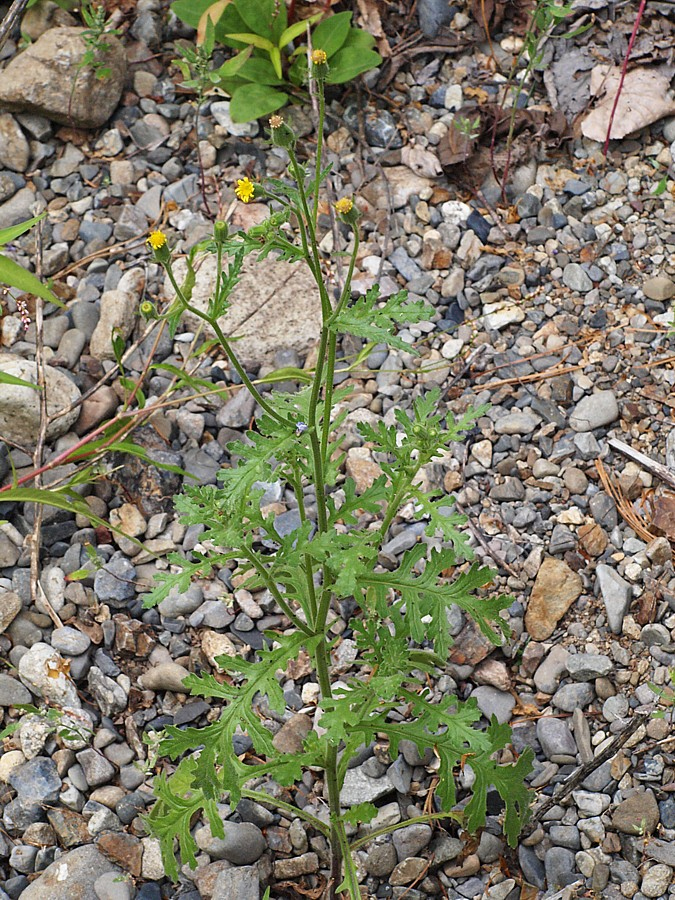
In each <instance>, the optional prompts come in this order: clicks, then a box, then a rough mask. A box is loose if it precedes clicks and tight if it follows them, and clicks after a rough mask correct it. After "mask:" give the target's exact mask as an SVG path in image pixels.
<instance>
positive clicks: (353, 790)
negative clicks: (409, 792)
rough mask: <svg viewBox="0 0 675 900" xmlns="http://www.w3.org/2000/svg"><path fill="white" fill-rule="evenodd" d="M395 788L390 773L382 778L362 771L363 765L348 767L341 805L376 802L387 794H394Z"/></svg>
mask: <svg viewBox="0 0 675 900" xmlns="http://www.w3.org/2000/svg"><path fill="white" fill-rule="evenodd" d="M394 790H395V788H394V785H393V784H392V783H391V779H390V778H389V776H388V775H383V776H382V777H381V778H371V777H370V776H369V775H366V773H365V772H363V771H362V767H361V766H358V767H357V768H356V769H348V770H347V774H346V775H345V782H344V785H343V787H342V791H341V793H340V805H341V806H356V804H357V803H374V802H375V800H379V799H380V798H381V797H386V796H387V794H392V793H393V792H394Z"/></svg>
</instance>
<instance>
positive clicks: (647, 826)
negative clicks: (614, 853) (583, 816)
mask: <svg viewBox="0 0 675 900" xmlns="http://www.w3.org/2000/svg"><path fill="white" fill-rule="evenodd" d="M659 819H660V815H659V807H658V804H657V802H656V798H655V797H654V794H653V793H652V792H651V791H650V790H646V791H641V792H640V793H639V794H633V796H632V797H628V798H627V799H626V800H622V801H621V803H619V805H618V806H617V808H616V809H615V810H614V812H613V813H612V825H613V826H614V827H615V828H616V830H617V831H620V832H622V834H632V835H633V836H635V837H641V836H642V835H645V834H653V833H654V831H655V830H656V826H657V825H658V824H659Z"/></svg>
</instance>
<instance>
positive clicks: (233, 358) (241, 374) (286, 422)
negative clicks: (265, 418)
mask: <svg viewBox="0 0 675 900" xmlns="http://www.w3.org/2000/svg"><path fill="white" fill-rule="evenodd" d="M165 269H166V273H167V275H168V276H169V281H170V282H171V286H172V287H173V289H174V291H175V292H176V296H177V297H178V299H179V300H180V301H181V303H182V304H183V306H184V307H185V309H186V310H187V311H188V312H191V313H192V314H193V315H194V316H197V318H199V319H201V320H202V321H203V322H208V324H209V325H210V326H211V327H212V328H213V330H214V331H215V333H216V337H217V338H218V340H219V341H220V344H221V346H222V348H223V350H224V351H225V353H226V354H227V358H228V360H229V361H230V363H231V364H232V366H233V368H234V369H235V371H236V372H237V374H238V375H239V377H240V378H241V380H242V382H243V383H244V384H245V385H246V388H247V389H248V391H249V393H250V394H251V396H252V397H253V398H254V399H255V401H256V403H257V404H258V405H259V406H261V407H262V408H263V409H264V410H265V412H266V413H267V414H268V415H269V416H272V418H273V419H276V420H277V422H280V423H281V424H282V425H285V426H286V427H288V426H291V427H292V426H293V422H291V421H290V420H288V419H284V417H283V416H280V415H279V413H278V412H277V411H276V410H275V409H274V407H272V406H270V404H269V403H268V402H267V401H266V400H265V399H264V398H263V396H262V394H261V393H260V392H259V391H258V389H257V388H256V386H255V385H254V384H253V382H252V381H251V379H250V378H249V377H248V375H247V374H246V371H245V370H244V368H243V366H242V365H241V363H240V362H239V360H238V359H237V357H236V356H235V354H234V353H233V352H232V349H231V347H230V342H229V341H228V339H227V338H226V337H225V335H224V334H223V330H222V328H221V327H220V325H219V324H218V322H217V320H216V319H211V318H209V316H207V315H206V313H203V312H202V311H201V309H197V307H196V306H192V304H191V303H188V301H187V300H186V299H185V295H184V294H183V292H182V290H181V289H180V286H179V284H178V282H177V281H176V278H175V276H174V274H173V269H172V268H171V263H170V262H169V263H167V264H166V265H165Z"/></svg>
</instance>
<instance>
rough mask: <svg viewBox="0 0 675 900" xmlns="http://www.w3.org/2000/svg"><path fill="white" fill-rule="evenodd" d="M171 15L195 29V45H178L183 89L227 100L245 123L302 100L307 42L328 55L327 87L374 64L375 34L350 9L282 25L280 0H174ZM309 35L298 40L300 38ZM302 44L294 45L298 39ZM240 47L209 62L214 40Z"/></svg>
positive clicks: (283, 13)
mask: <svg viewBox="0 0 675 900" xmlns="http://www.w3.org/2000/svg"><path fill="white" fill-rule="evenodd" d="M171 9H172V11H173V12H174V13H175V15H176V16H177V17H178V18H179V19H181V21H183V22H185V23H186V24H187V25H190V26H191V27H193V28H195V29H197V46H196V48H191V47H189V46H187V47H183V48H182V49H180V48H179V53H180V54H181V56H182V57H183V59H182V60H180V61H179V62H178V65H179V67H180V68H181V71H182V72H183V75H184V76H185V78H186V81H185V82H184V83H185V84H186V86H188V87H193V88H194V89H196V90H198V91H199V93H200V96H203V94H204V93H206V91H207V90H210V91H211V92H213V91H219V92H224V93H226V94H228V95H229V96H230V97H231V104H230V115H231V117H232V120H233V121H234V122H250V121H252V120H253V119H258V118H260V117H261V116H266V115H269V114H270V113H272V112H275V111H276V110H278V109H281V107H283V106H285V105H286V104H287V103H288V102H289V101H290V100H291V99H292V98H295V99H302V96H303V92H302V88H303V87H304V86H305V85H306V83H307V77H308V63H307V58H308V47H310V48H311V47H320V48H322V49H323V50H324V52H325V53H326V56H327V59H328V63H329V69H328V71H327V74H326V82H327V83H328V84H343V83H345V82H347V81H351V80H352V79H354V78H356V76H357V75H360V74H362V73H363V72H367V71H368V70H369V69H372V68H374V67H375V66H379V65H380V63H381V62H382V58H381V57H380V55H379V53H377V52H376V51H375V50H373V46H374V44H375V39H374V38H373V37H372V35H370V34H369V33H368V32H367V31H363V30H362V29H360V28H354V27H353V26H352V24H351V20H352V14H351V12H341V13H338V14H337V15H331V16H328V17H327V18H324V19H323V21H319V19H321V13H317V14H316V15H314V16H312V17H311V18H308V19H304V20H301V21H299V22H294V23H292V24H290V25H289V24H288V15H287V11H286V5H285V3H283V2H280V0H231V2H223V0H215V2H214V0H176V2H175V3H173V4H172V5H171ZM303 37H304V38H306V39H307V38H308V40H305V41H300V39H301V38H303ZM298 41H300V43H298ZM216 42H217V43H219V44H224V45H225V46H227V47H232V48H234V49H236V50H239V51H240V52H239V53H238V54H237V55H236V56H235V57H234V58H233V59H230V60H228V61H227V62H225V63H224V64H223V65H222V66H220V67H219V68H217V69H210V68H209V66H208V65H207V62H208V60H210V59H211V55H212V53H213V49H214V46H215V43H216Z"/></svg>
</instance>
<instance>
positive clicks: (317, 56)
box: [312, 50, 328, 66]
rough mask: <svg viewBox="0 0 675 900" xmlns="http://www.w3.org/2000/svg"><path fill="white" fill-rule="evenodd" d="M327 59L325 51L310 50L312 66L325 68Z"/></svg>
mask: <svg viewBox="0 0 675 900" xmlns="http://www.w3.org/2000/svg"><path fill="white" fill-rule="evenodd" d="M327 62H328V57H327V55H326V51H325V50H312V64H313V65H315V66H325V65H326V63H327Z"/></svg>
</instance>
